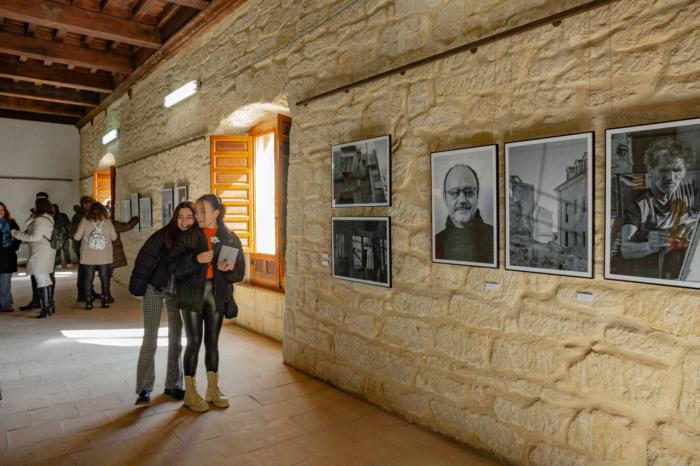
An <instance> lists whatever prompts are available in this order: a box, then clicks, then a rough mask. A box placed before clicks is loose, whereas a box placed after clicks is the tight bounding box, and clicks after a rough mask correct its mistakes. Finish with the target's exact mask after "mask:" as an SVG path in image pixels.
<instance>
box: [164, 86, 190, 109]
mask: <svg viewBox="0 0 700 466" xmlns="http://www.w3.org/2000/svg"><path fill="white" fill-rule="evenodd" d="M198 89H199V82H198V81H196V80H195V81H190V82H188V83H187V84H185V85H184V86H182V87H180V88H178V89H175V90H174V91H173V92H171V93H170V94H168V95H166V96H165V100H164V101H163V105H165V107H166V108H168V107H172V106H173V105H175V104H176V103H178V102H180V101H181V100H185V99H186V98H188V97H189V96H191V95H192V94H194V93H195V92H197V90H198Z"/></svg>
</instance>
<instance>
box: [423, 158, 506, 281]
mask: <svg viewBox="0 0 700 466" xmlns="http://www.w3.org/2000/svg"><path fill="white" fill-rule="evenodd" d="M485 149H493V151H494V153H493V155H492V156H493V169H494V179H493V181H494V188H495V191H494V206H493V207H494V215H493V219H494V225H492V227H493V229H494V239H493V241H494V245H493V248H494V261H493V263H486V262H466V261H454V260H448V259H436V258H435V234H436V232H435V231H434V227H435V209H434V206H433V196H432V194H431V197H430V231H431V238H430V244H431V251H430V257H431V260H432V262H433V263H435V264H450V265H460V266H466V267H486V268H492V269H498V268H499V266H500V264H499V257H500V235H499V228H500V205H499V204H500V202H499V197H500V176H499V175H500V173H499V169H498V165H499V148H498V144H487V145H484V146H476V147H459V148H456V149H449V150H444V151H436V152H431V153H430V187H431V193H432V192H433V190H434V189H435V186H433V175H434V160H435V158H436V157H439V156H440V155H442V154H449V153H453V152H459V151H475V152H476V151H478V150H485ZM479 196H481V193H479Z"/></svg>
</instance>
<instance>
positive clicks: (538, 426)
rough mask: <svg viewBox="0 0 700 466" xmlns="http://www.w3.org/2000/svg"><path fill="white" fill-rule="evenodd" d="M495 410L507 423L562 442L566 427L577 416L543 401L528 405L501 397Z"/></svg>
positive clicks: (569, 410) (494, 407)
mask: <svg viewBox="0 0 700 466" xmlns="http://www.w3.org/2000/svg"><path fill="white" fill-rule="evenodd" d="M493 410H494V412H495V413H496V416H498V418H499V419H500V420H501V421H503V422H505V423H510V424H516V425H518V426H521V427H524V428H525V429H528V430H531V431H534V432H540V433H542V434H544V435H545V436H546V438H553V439H562V440H563V439H564V438H565V437H566V427H567V426H568V424H569V422H570V421H571V419H572V418H573V416H574V414H575V411H574V410H572V409H566V408H559V407H557V406H554V405H550V404H548V403H544V402H541V401H537V402H535V403H532V404H529V405H528V404H524V403H517V402H514V401H510V400H507V399H505V398H500V397H498V398H496V401H495V402H494V404H493Z"/></svg>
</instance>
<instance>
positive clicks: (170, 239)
mask: <svg viewBox="0 0 700 466" xmlns="http://www.w3.org/2000/svg"><path fill="white" fill-rule="evenodd" d="M182 209H190V210H191V211H192V217H194V205H193V204H192V203H191V202H189V201H185V202H181V203H179V204H178V205H177V207H175V211H174V212H173V216H172V218H171V219H170V221H169V222H168V224H167V225H165V228H164V230H165V239H164V240H163V242H164V243H165V248H166V249H170V248H172V247H173V244H175V241H176V240H177V237H178V235H179V234H180V233H181V231H180V227H178V226H177V217H178V215H180V211H181V210H182ZM196 223H197V222H195V224H196Z"/></svg>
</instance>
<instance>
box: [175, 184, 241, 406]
mask: <svg viewBox="0 0 700 466" xmlns="http://www.w3.org/2000/svg"><path fill="white" fill-rule="evenodd" d="M225 215H226V208H225V207H224V205H223V204H222V203H221V199H219V198H218V197H216V196H214V195H213V194H206V195H204V196H202V197H200V198H199V199H198V200H197V202H196V204H195V219H196V220H197V225H198V227H195V228H192V229H191V230H189V231H187V232H185V233H184V234H182V235H180V238H179V239H178V241H177V243H175V246H174V247H173V250H172V252H171V253H170V256H169V257H168V260H169V261H170V267H171V270H173V273H174V275H175V282H176V284H177V302H178V305H179V307H180V311H181V313H182V321H183V323H184V326H185V333H186V335H187V348H186V349H185V357H184V366H185V403H184V404H185V406H187V407H188V408H190V409H191V410H193V411H198V412H202V411H207V410H208V409H209V405H208V403H207V402H211V403H212V404H213V405H214V406H217V407H219V408H226V407H228V405H229V403H228V400H227V399H226V397H225V396H224V395H223V394H222V393H221V391H220V390H219V385H218V380H219V378H218V377H219V373H218V369H219V333H220V332H221V324H222V323H223V319H224V316H226V317H228V318H232V317H235V316H236V313H237V311H238V307H237V306H236V302H235V301H234V299H233V284H234V283H236V282H240V281H241V280H243V276H244V275H245V259H244V256H243V248H242V246H241V240H240V239H238V236H236V234H235V233H232V232H231V231H229V229H228V228H227V227H226V225H225V224H224V217H225ZM223 246H228V247H231V248H236V249H238V255H237V258H236V259H235V260H233V263H232V264H229V263H227V261H226V260H221V261H220V260H219V255H220V253H221V250H222V249H223ZM202 340H203V341H204V347H205V350H206V354H205V358H204V362H205V365H206V367H207V382H208V386H207V393H206V396H205V399H202V397H201V396H200V395H199V394H198V393H197V390H196V387H195V383H194V376H195V372H196V371H197V359H198V355H199V347H200V345H201V344H202Z"/></svg>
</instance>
